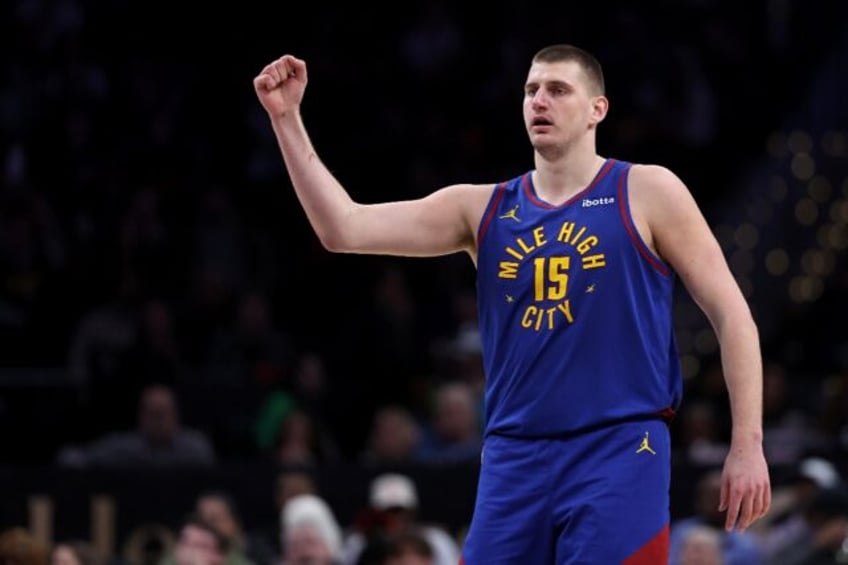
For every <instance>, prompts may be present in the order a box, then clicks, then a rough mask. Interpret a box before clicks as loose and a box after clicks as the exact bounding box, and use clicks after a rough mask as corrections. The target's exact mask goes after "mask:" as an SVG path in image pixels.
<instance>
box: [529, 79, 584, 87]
mask: <svg viewBox="0 0 848 565" xmlns="http://www.w3.org/2000/svg"><path fill="white" fill-rule="evenodd" d="M542 83H544V84H545V85H547V86H564V87H566V88H574V85H572V84H571V83H570V82H568V81H565V80H562V79H551V80H546V81H542ZM539 85H540V83H539V82H536V81H532V82H528V83H527V84H525V85H524V88H525V89H527V88H530V87H531V86H539Z"/></svg>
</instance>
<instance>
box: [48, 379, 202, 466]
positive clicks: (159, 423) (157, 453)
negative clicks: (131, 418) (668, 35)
mask: <svg viewBox="0 0 848 565" xmlns="http://www.w3.org/2000/svg"><path fill="white" fill-rule="evenodd" d="M57 462H58V463H59V464H60V465H62V466H67V467H84V468H85V467H109V468H133V469H137V468H144V467H148V468H151V467H152V468H168V467H206V466H209V465H212V464H214V463H215V462H216V455H215V451H214V448H213V446H212V444H211V442H210V441H209V440H208V439H207V438H206V436H205V435H204V434H202V433H201V432H200V431H197V430H192V429H186V428H183V427H182V426H181V424H180V418H179V412H178V409H177V400H176V397H175V395H174V392H173V390H172V389H171V388H170V387H167V386H165V385H150V386H149V387H147V388H146V389H144V391H143V392H142V394H141V398H140V400H139V409H138V424H137V428H136V429H135V430H133V431H129V432H117V433H112V434H108V435H106V436H105V437H102V438H100V439H98V440H95V441H94V442H93V443H90V444H88V445H85V446H82V447H75V446H72V447H65V448H63V449H61V450H60V451H59V454H58V456H57Z"/></svg>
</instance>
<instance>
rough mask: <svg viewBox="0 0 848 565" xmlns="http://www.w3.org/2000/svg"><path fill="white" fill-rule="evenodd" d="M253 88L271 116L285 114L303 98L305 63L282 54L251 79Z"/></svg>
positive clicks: (298, 104)
mask: <svg viewBox="0 0 848 565" xmlns="http://www.w3.org/2000/svg"><path fill="white" fill-rule="evenodd" d="M253 88H254V89H255V90H256V95H257V96H258V97H259V101H260V102H261V103H262V107H263V108H265V111H266V112H268V115H269V116H270V117H271V118H275V117H278V116H282V115H285V114H286V113H288V112H290V111H291V110H292V109H295V108H297V107H298V106H300V102H301V100H303V92H304V90H306V63H305V62H304V61H302V60H300V59H298V58H296V57H294V56H292V55H283V56H282V57H280V58H279V59H277V60H276V61H274V62H273V63H271V64H269V65H267V66H266V67H265V68H264V69H262V72H261V73H259V75H258V76H257V77H256V78H255V79H253Z"/></svg>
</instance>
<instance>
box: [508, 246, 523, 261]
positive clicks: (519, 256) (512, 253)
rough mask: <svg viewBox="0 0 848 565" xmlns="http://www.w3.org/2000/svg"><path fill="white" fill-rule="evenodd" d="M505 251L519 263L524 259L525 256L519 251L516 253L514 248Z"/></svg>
mask: <svg viewBox="0 0 848 565" xmlns="http://www.w3.org/2000/svg"><path fill="white" fill-rule="evenodd" d="M504 251H506V252H507V253H509V254H510V255H512V256H513V257H515V258H516V259H518V260H519V261H521V260H522V259H524V255H522V254H521V253H519V252H518V251H516V250H515V249H513V248H512V247H507V248H506V249H504Z"/></svg>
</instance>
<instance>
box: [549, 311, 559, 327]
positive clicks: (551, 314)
mask: <svg viewBox="0 0 848 565" xmlns="http://www.w3.org/2000/svg"><path fill="white" fill-rule="evenodd" d="M556 310H557V309H556V308H548V309H547V312H548V329H549V330H552V329H554V314H555V313H556Z"/></svg>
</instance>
